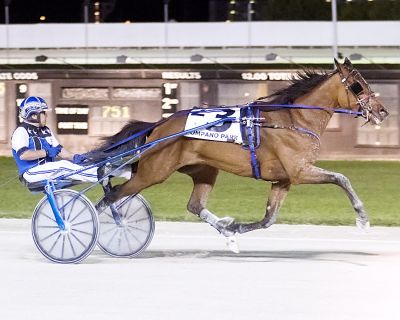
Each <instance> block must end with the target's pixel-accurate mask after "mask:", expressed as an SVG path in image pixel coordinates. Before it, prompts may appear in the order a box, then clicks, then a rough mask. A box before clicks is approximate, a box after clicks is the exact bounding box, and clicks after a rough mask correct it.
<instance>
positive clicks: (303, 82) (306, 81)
mask: <svg viewBox="0 0 400 320" xmlns="http://www.w3.org/2000/svg"><path fill="white" fill-rule="evenodd" d="M331 75H332V74H329V73H327V72H325V71H320V70H318V71H317V70H314V69H305V70H302V71H298V72H297V73H296V74H295V76H294V77H292V79H291V80H290V85H289V86H288V87H286V88H283V89H280V90H278V91H276V92H274V93H272V94H270V95H268V96H266V97H261V98H258V99H257V100H267V102H268V103H270V104H293V103H294V101H295V100H296V99H297V98H299V97H301V96H303V95H305V94H307V93H309V92H310V91H312V90H313V89H314V88H315V87H316V86H318V85H319V84H321V83H322V82H324V81H325V80H326V79H328V78H329V77H330V76H331Z"/></svg>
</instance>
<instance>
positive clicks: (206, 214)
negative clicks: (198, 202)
mask: <svg viewBox="0 0 400 320" xmlns="http://www.w3.org/2000/svg"><path fill="white" fill-rule="evenodd" d="M199 216H200V219H201V220H203V221H205V222H208V223H209V224H211V225H212V226H213V227H214V228H217V223H218V220H219V218H218V217H217V216H216V215H215V214H213V213H212V212H210V211H208V210H207V209H203V210H201V211H200V215H199Z"/></svg>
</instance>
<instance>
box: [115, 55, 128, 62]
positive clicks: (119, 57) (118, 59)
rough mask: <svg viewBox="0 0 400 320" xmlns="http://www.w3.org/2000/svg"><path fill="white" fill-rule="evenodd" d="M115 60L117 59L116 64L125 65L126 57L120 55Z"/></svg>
mask: <svg viewBox="0 0 400 320" xmlns="http://www.w3.org/2000/svg"><path fill="white" fill-rule="evenodd" d="M116 59H117V63H120V64H124V63H126V59H128V57H127V56H126V55H124V54H122V55H120V56H117V58H116Z"/></svg>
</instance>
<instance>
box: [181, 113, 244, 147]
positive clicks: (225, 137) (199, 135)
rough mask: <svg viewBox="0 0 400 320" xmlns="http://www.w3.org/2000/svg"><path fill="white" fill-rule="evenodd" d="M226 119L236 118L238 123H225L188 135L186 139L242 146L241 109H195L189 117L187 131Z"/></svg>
mask: <svg viewBox="0 0 400 320" xmlns="http://www.w3.org/2000/svg"><path fill="white" fill-rule="evenodd" d="M224 118H235V119H237V120H238V121H234V122H232V121H223V122H221V123H219V124H217V125H215V126H211V127H208V128H207V129H201V130H195V131H193V132H191V133H188V134H186V135H185V137H190V138H195V139H202V140H212V141H223V142H233V143H237V144H242V143H243V140H242V135H241V132H240V123H239V119H240V108H217V109H193V110H192V111H191V112H190V113H189V115H188V117H187V120H186V126H185V130H190V129H193V128H196V127H199V126H202V125H205V124H207V123H212V122H214V121H217V120H220V119H224Z"/></svg>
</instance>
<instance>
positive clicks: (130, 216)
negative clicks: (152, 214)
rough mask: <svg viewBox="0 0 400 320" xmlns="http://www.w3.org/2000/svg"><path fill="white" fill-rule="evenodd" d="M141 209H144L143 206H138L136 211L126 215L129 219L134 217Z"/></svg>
mask: <svg viewBox="0 0 400 320" xmlns="http://www.w3.org/2000/svg"><path fill="white" fill-rule="evenodd" d="M140 209H142V208H141V207H139V208H137V209H136V210H135V211H133V213H132V214H131V215H129V216H127V217H126V219H127V220H129V219H130V218H132V217H133V216H134V215H135V214H136V213H137V212H138V211H139V210H140Z"/></svg>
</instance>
